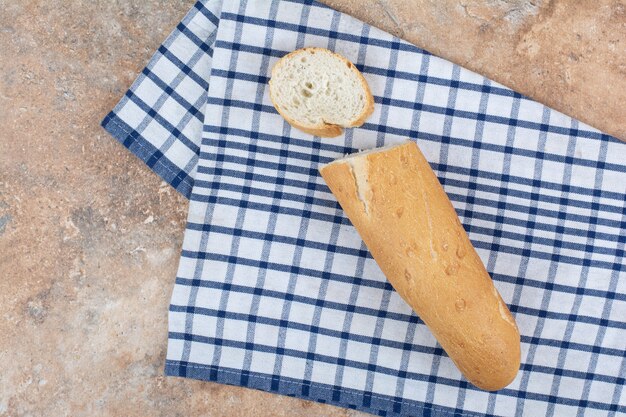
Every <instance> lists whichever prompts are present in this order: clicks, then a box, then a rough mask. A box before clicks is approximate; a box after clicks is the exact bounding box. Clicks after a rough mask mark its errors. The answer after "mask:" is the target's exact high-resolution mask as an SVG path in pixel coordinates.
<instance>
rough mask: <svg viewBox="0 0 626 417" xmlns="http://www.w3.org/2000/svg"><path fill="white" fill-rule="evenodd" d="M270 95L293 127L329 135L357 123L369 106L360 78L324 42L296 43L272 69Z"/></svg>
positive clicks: (367, 113)
mask: <svg viewBox="0 0 626 417" xmlns="http://www.w3.org/2000/svg"><path fill="white" fill-rule="evenodd" d="M269 84H270V97H271V99H272V103H273V104H274V107H275V108H276V110H277V111H278V112H279V113H280V114H281V115H282V116H283V117H284V118H285V119H286V120H287V122H289V124H291V125H292V126H293V127H295V128H297V129H300V130H302V131H305V132H307V133H311V134H313V135H316V136H322V137H334V136H338V135H340V134H341V132H342V131H343V130H342V127H357V126H360V125H362V124H363V123H364V122H365V120H366V119H367V117H369V116H370V115H371V114H372V111H373V110H374V98H373V97H372V93H371V92H370V90H369V87H368V85H367V82H366V81H365V78H363V76H362V75H361V73H360V72H359V70H358V69H357V68H356V67H355V66H354V65H353V64H352V63H351V62H350V61H348V60H347V59H346V58H344V57H342V56H341V55H339V54H336V53H334V52H332V51H329V50H328V49H324V48H303V49H298V50H296V51H294V52H291V53H290V54H287V55H285V56H284V57H283V58H281V59H280V60H279V61H278V62H277V63H276V65H274V68H273V69H272V78H271V80H270V82H269Z"/></svg>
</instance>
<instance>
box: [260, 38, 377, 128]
mask: <svg viewBox="0 0 626 417" xmlns="http://www.w3.org/2000/svg"><path fill="white" fill-rule="evenodd" d="M320 51H323V52H328V53H330V54H332V55H333V56H335V57H336V58H338V59H340V60H342V61H343V62H344V63H345V64H346V65H347V66H348V67H349V68H350V69H351V70H352V72H354V73H355V74H356V75H357V77H358V79H359V81H360V82H361V86H362V87H363V90H364V91H365V93H366V97H365V100H366V104H365V106H364V108H363V111H362V112H361V114H359V115H358V116H357V117H356V118H355V119H354V120H352V121H351V122H350V124H348V125H346V126H340V125H336V124H331V123H326V122H324V121H322V123H320V124H317V125H305V124H302V123H300V122H299V121H298V120H295V119H293V118H291V117H289V116H287V115H286V114H285V113H284V112H283V111H282V110H281V109H280V107H279V106H278V105H277V104H276V99H275V98H274V95H273V93H272V90H273V89H272V79H273V78H274V76H275V74H276V73H277V71H279V70H280V67H281V66H282V65H283V64H284V63H285V62H287V61H288V60H290V59H292V58H294V57H295V56H296V55H299V54H304V53H311V52H313V53H315V52H320ZM269 85H270V89H269V92H270V99H271V100H272V104H273V105H274V108H275V109H276V111H277V112H278V113H279V114H280V115H281V116H283V118H284V119H285V120H286V121H287V123H289V124H290V125H291V126H293V127H295V128H296V129H298V130H301V131H303V132H306V133H309V134H311V135H314V136H319V137H323V138H332V137H336V136H339V135H341V133H343V128H344V127H359V126H361V125H363V123H365V120H367V118H368V117H370V116H371V114H372V113H373V112H374V97H373V96H372V92H371V91H370V88H369V85H368V84H367V81H366V80H365V78H364V77H363V74H361V72H360V71H359V70H358V69H357V68H356V67H355V66H354V64H353V63H352V62H350V61H349V60H348V59H346V58H345V57H343V56H341V55H339V54H338V53H335V52H333V51H330V50H328V49H325V48H319V47H306V48H301V49H297V50H295V51H293V52H290V53H288V54H287V55H285V56H284V57H282V58H281V59H280V60H279V61H278V62H277V63H276V64H275V65H274V67H273V68H272V77H271V78H270V81H269Z"/></svg>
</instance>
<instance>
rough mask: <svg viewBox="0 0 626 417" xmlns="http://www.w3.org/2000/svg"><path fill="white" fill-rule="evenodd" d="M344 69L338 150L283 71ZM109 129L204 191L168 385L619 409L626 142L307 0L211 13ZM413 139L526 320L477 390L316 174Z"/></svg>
mask: <svg viewBox="0 0 626 417" xmlns="http://www.w3.org/2000/svg"><path fill="white" fill-rule="evenodd" d="M303 46H320V47H325V48H329V49H331V50H334V51H336V52H338V53H340V54H342V55H344V56H346V57H347V58H348V59H350V60H351V61H352V62H353V63H354V64H355V65H356V66H357V67H358V68H359V70H361V71H362V73H363V75H364V76H365V78H366V79H367V81H368V83H369V85H370V88H371V90H372V93H373V94H374V96H375V101H376V108H375V111H374V114H373V115H372V117H371V118H370V119H369V120H368V121H367V122H366V124H365V125H364V126H363V127H361V128H359V129H348V130H346V132H345V133H344V135H343V136H341V137H339V138H336V139H323V140H321V139H319V138H313V137H311V136H309V135H307V134H304V133H302V132H299V131H297V130H295V129H292V128H291V127H290V126H289V125H288V124H287V123H286V122H285V121H284V120H283V119H282V118H281V117H280V115H278V114H277V113H276V111H275V110H274V108H273V107H272V104H271V101H270V100H269V96H268V90H267V81H268V79H269V76H270V71H271V68H272V65H273V64H274V63H275V62H276V60H277V59H279V58H280V57H281V56H283V55H284V54H286V53H288V52H290V51H292V50H294V49H296V48H299V47H303ZM103 125H104V127H105V128H106V129H107V130H108V131H109V132H110V133H111V134H112V135H113V136H114V137H116V138H117V139H118V140H120V142H122V143H123V144H124V145H125V146H127V147H128V148H129V149H130V150H131V151H132V152H133V153H135V154H136V155H137V156H138V157H140V158H141V159H142V160H143V161H144V162H146V163H147V164H148V166H150V167H151V168H152V169H153V170H154V171H155V172H157V173H158V174H159V175H160V176H161V177H162V178H163V179H164V180H165V181H167V182H168V183H170V184H172V186H174V187H175V188H176V189H177V190H178V191H180V192H181V193H183V194H184V195H185V196H187V197H189V198H190V208H189V216H188V224H187V228H186V231H185V238H184V243H183V251H182V255H181V259H180V264H179V270H178V273H177V277H176V285H175V288H174V291H173V294H172V301H171V306H170V316H169V341H168V353H167V362H166V367H165V371H166V374H168V375H176V376H184V377H190V378H197V379H204V380H209V381H216V382H221V383H226V384H233V385H240V386H247V387H251V388H257V389H262V390H266V391H270V392H275V393H279V394H284V395H292V396H297V397H300V398H305V399H310V400H315V401H319V402H324V403H331V404H335V405H339V406H343V407H347V408H353V409H359V410H363V411H366V412H370V413H373V414H378V415H440V416H448V415H458V414H462V415H496V416H508V415H544V414H545V415H556V416H559V415H572V414H577V415H589V416H591V415H616V414H618V413H624V412H626V404H625V399H624V398H623V385H624V382H625V378H626V360H625V359H624V358H625V357H626V349H625V343H624V340H625V339H626V331H625V330H626V323H625V322H624V317H625V316H626V284H625V278H626V272H625V269H626V268H625V267H624V262H623V257H624V249H625V246H626V234H625V233H624V230H626V169H625V168H624V166H623V163H622V162H621V161H620V160H619V159H620V155H622V154H623V152H624V150H625V149H626V148H625V146H626V145H624V144H623V143H620V142H619V141H617V140H616V139H614V138H611V137H610V136H607V135H605V134H602V133H601V132H598V131H597V130H595V129H593V128H591V127H589V126H586V125H584V124H583V123H580V122H578V121H576V120H574V119H572V118H570V117H567V116H565V115H562V114H560V113H558V112H556V111H554V110H551V109H549V108H547V107H545V106H543V105H541V104H539V103H536V102H534V101H532V100H530V99H528V98H526V97H524V96H522V95H520V94H518V93H515V92H514V91H511V90H509V89H507V88H506V87H503V86H501V85H499V84H497V83H495V82H492V81H490V80H488V79H486V78H484V77H482V76H479V75H477V74H475V73H472V72H470V71H468V70H466V69H463V68H461V67H459V66H456V65H454V64H452V63H450V62H448V61H445V60H443V59H440V58H438V57H436V56H433V55H431V54H429V53H427V52H426V51H423V50H421V49H419V48H417V47H415V46H413V45H411V44H408V43H406V42H404V41H402V40H400V39H398V38H395V37H393V36H392V35H390V34H387V33H385V32H383V31H381V30H378V29H376V28H373V27H370V26H368V25H366V24H364V23H362V22H360V21H358V20H356V19H354V18H352V17H350V16H347V15H345V14H342V13H339V12H337V11H334V10H332V9H329V8H328V7H326V6H323V5H321V4H319V3H316V2H311V1H297V0H293V1H292V0H289V1H287V0H281V1H274V2H264V1H252V0H250V1H243V0H242V1H231V2H224V3H223V4H222V2H221V1H211V0H209V1H199V2H198V3H197V4H196V5H195V6H194V8H193V9H192V10H191V11H190V13H189V14H188V15H187V16H186V17H185V19H183V21H182V22H181V24H179V25H178V27H177V28H176V29H175V31H174V32H173V33H172V35H170V37H168V39H167V40H166V41H165V42H164V44H163V45H162V46H161V47H160V48H159V50H158V51H157V52H156V54H155V56H154V57H153V59H152V60H151V61H150V63H149V64H148V66H147V67H146V69H145V70H144V71H143V72H142V74H141V75H140V76H139V78H138V80H137V81H136V82H135V83H134V84H133V86H132V87H131V88H130V90H129V92H127V93H126V95H125V96H124V97H123V98H122V101H121V102H120V103H119V104H118V105H117V106H116V108H115V109H114V110H113V111H112V112H111V113H110V114H109V115H108V116H107V117H106V119H105V120H104V122H103ZM407 137H409V138H411V139H414V140H416V141H417V142H418V144H419V146H420V148H421V149H422V151H423V152H424V154H425V156H426V157H427V159H428V160H429V162H430V163H431V166H432V167H433V169H435V171H436V173H437V175H438V177H439V179H440V181H441V182H442V184H443V186H444V188H445V190H446V192H447V193H448V195H449V196H450V198H451V200H452V202H453V205H454V206H455V208H456V210H457V212H458V213H459V216H460V218H461V220H462V223H463V225H464V227H465V228H466V230H467V231H468V233H469V235H470V238H471V239H472V242H473V244H474V245H475V247H476V248H477V250H478V252H479V255H480V256H481V258H482V259H483V261H484V262H485V265H486V266H487V269H488V271H489V272H490V273H491V275H492V276H493V278H494V282H495V284H496V286H497V288H498V290H499V291H500V293H501V294H502V297H503V299H504V300H505V301H506V302H507V304H508V305H509V306H510V308H511V311H512V312H513V314H514V315H515V316H516V320H517V323H518V325H519V327H520V332H521V335H522V367H521V370H520V373H519V375H518V377H517V378H516V379H515V381H513V383H512V384H511V385H510V386H509V387H507V388H505V389H503V390H501V391H498V392H497V393H488V392H483V391H480V390H478V389H476V388H474V387H472V386H471V385H470V384H468V383H467V382H466V381H465V380H464V379H463V378H462V376H461V374H460V373H459V371H458V370H457V369H456V368H455V367H454V365H453V364H452V362H451V361H450V359H449V358H448V357H447V356H446V355H445V353H444V352H443V350H442V349H441V347H440V346H439V345H438V344H437V343H436V341H435V339H434V338H433V336H432V335H431V334H430V332H429V331H428V329H427V328H426V326H425V325H424V324H423V323H422V322H421V320H420V319H419V318H418V317H417V316H416V315H415V314H414V313H413V312H412V311H411V309H410V308H409V307H408V306H407V305H406V304H405V303H404V302H403V301H402V300H401V299H400V297H399V296H398V295H397V293H395V292H394V291H393V289H392V288H391V286H390V285H389V283H388V282H387V281H386V279H385V277H384V276H383V275H382V273H381V272H380V270H379V269H378V267H377V265H376V263H375V262H374V261H373V259H372V258H371V256H370V255H369V253H368V252H367V249H366V248H365V246H364V245H363V243H362V241H361V239H360V238H359V236H358V234H357V232H356V231H355V230H354V228H353V227H352V226H351V225H350V223H349V221H348V220H347V219H346V218H345V216H344V215H343V212H342V211H341V208H340V207H339V206H338V204H337V203H336V201H335V199H334V197H333V196H332V194H331V193H330V191H329V190H328V188H327V187H326V186H325V184H324V183H323V181H322V179H321V178H320V176H319V174H318V171H317V170H318V167H319V166H320V164H323V163H326V162H329V161H331V160H333V159H335V158H337V157H338V156H341V155H343V154H345V153H350V152H353V151H356V150H359V149H366V148H372V147H377V146H382V145H385V144H390V143H395V142H399V141H402V140H404V139H405V138H407Z"/></svg>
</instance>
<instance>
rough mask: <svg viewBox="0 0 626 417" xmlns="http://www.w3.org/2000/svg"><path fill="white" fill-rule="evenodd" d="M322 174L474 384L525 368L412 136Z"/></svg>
mask: <svg viewBox="0 0 626 417" xmlns="http://www.w3.org/2000/svg"><path fill="white" fill-rule="evenodd" d="M320 171H321V174H322V177H323V178H324V180H325V181H326V183H327V184H328V187H329V188H330V190H331V191H332V192H333V194H334V195H335V197H337V200H339V203H340V204H341V207H342V208H343V209H344V211H345V213H346V214H347V215H348V218H349V219H350V221H351V222H352V224H353V225H354V227H356V229H357V231H358V232H359V234H360V235H361V237H362V238H363V241H364V242H365V244H366V245H367V247H368V249H369V250H370V252H371V253H372V256H373V257H374V259H375V260H376V262H377V263H378V265H379V266H380V269H381V270H382V271H383V273H384V274H385V276H386V277H387V279H388V280H389V282H390V283H391V284H392V285H393V287H394V288H395V289H396V291H398V293H399V294H400V296H401V297H402V298H403V299H404V300H405V301H406V302H407V303H408V304H409V305H410V306H411V307H412V308H413V310H415V312H416V313H417V315H418V316H419V317H420V318H421V319H422V320H423V321H424V323H426V325H427V326H428V327H429V328H430V330H431V331H432V332H433V334H434V335H435V337H436V338H437V340H438V341H439V343H440V344H441V346H442V347H443V348H444V349H445V351H446V352H447V353H448V356H450V358H451V359H452V360H453V361H454V363H455V364H456V366H457V367H458V368H459V370H460V371H461V372H462V373H463V375H465V377H466V378H467V379H468V380H469V381H470V382H471V383H473V384H474V385H476V386H477V387H479V388H482V389H484V390H490V391H491V390H497V389H500V388H503V387H505V386H506V385H508V384H509V383H510V382H511V381H512V380H513V379H514V378H515V376H516V375H517V373H518V370H519V366H520V334H519V331H518V328H517V325H516V323H515V320H514V319H513V316H511V313H510V312H509V309H508V308H507V306H506V304H504V302H503V301H502V298H501V297H500V294H499V293H498V291H497V289H496V288H495V286H494V285H493V282H492V280H491V277H490V276H489V274H488V273H487V270H486V269H485V266H484V265H483V263H482V261H481V259H480V258H479V256H478V254H477V253H476V250H475V249H474V247H473V246H472V243H471V242H470V240H469V238H468V236H467V233H465V230H464V229H463V226H462V225H461V223H460V221H459V218H458V216H457V214H456V211H455V210H454V207H453V206H452V203H451V202H450V200H449V199H448V196H447V195H446V193H445V192H444V190H443V188H442V187H441V184H440V183H439V180H438V179H437V177H436V176H435V173H434V172H433V170H432V169H431V167H430V165H429V164H428V162H427V161H426V159H425V158H424V156H423V155H422V153H421V152H420V150H419V148H418V147H417V145H416V144H415V142H413V141H407V142H404V143H401V144H399V145H394V146H391V147H387V148H380V149H375V150H373V151H368V152H363V153H359V154H355V155H351V156H348V157H346V158H343V159H339V160H337V161H335V162H332V163H330V164H328V165H325V166H323V167H322V168H321V169H320Z"/></svg>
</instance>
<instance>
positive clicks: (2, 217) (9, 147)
mask: <svg viewBox="0 0 626 417" xmlns="http://www.w3.org/2000/svg"><path fill="white" fill-rule="evenodd" d="M325 1H326V2H327V3H328V4H330V5H332V6H334V7H336V8H338V9H341V10H343V11H345V12H348V13H351V14H353V15H355V16H357V17H359V18H361V19H363V20H365V21H368V22H370V23H372V24H374V25H376V26H379V27H381V28H383V29H386V30H389V31H391V32H393V33H395V34H397V35H399V36H401V37H403V38H405V39H407V40H409V41H412V42H414V43H416V44H417V45H419V46H421V47H423V48H425V49H427V50H430V51H431V52H433V53H436V54H438V55H440V56H443V57H446V58H448V59H450V60H452V61H454V62H457V63H459V64H461V65H463V66H465V67H467V68H470V69H473V70H475V71H477V72H479V73H483V74H485V75H488V76H490V77H491V78H493V79H495V80H497V81H500V82H501V83H504V84H505V85H507V86H510V87H512V88H515V89H517V90H518V91H520V92H522V93H525V94H528V95H530V96H532V97H534V98H536V99H538V100H539V101H541V102H544V103H546V104H549V105H551V106H553V107H555V108H557V109H559V110H561V111H563V112H565V113H568V114H570V115H572V116H576V117H578V118H580V119H582V120H583V121H586V122H588V123H590V124H591V125H593V126H596V127H598V128H600V129H603V130H605V131H606V132H609V133H611V134H613V135H616V136H618V137H621V138H623V139H626V112H625V103H626V4H625V3H624V1H621V0H598V1H596V0H578V1H569V0H484V1H479V0H421V1H417V0H409V1H401V0H379V1H377V0H368V1H358V0H345V1H341V0H325ZM192 4H193V0H183V1H180V0H178V1H175V0H117V1H113V0H84V1H83V0H0V416H63V415H71V416H98V415H115V416H122V415H123V416H183V415H184V416H188V415H194V416H235V417H236V416H248V415H256V416H283V415H284V416H365V414H362V413H358V412H353V411H346V410H342V409H338V408H334V407H330V406H324V405H320V404H315V403H311V402H306V401H300V400H296V399H291V398H285V397H280V396H275V395H270V394H266V393H262V392H258V391H253V390H247V389H242V388H233V387H226V386H221V385H217V384H211V383H204V382H198V381H191V380H182V379H178V378H165V377H163V375H162V369H163V361H164V356H165V348H166V336H167V327H166V320H167V307H168V301H169V297H170V292H171V289H172V285H173V283H174V279H173V278H174V276H175V271H176V267H177V257H178V253H179V250H180V245H181V242H182V237H183V230H184V223H185V215H186V211H187V203H186V201H185V200H184V199H183V198H182V197H180V196H179V195H177V193H176V192H174V191H173V190H172V189H170V188H169V187H168V186H166V185H164V184H162V183H161V181H160V180H159V179H158V178H157V176H156V175H154V174H153V173H152V172H151V171H150V170H149V169H148V168H146V167H145V166H144V165H143V163H141V162H140V161H138V160H137V159H136V158H135V157H133V156H132V155H131V154H130V153H128V152H127V151H126V150H125V149H124V148H123V147H122V146H121V145H119V144H118V143H117V142H116V141H114V140H113V139H111V138H110V137H109V136H108V135H107V134H106V133H105V132H104V131H103V130H102V129H101V128H100V127H99V122H100V120H101V119H102V117H103V116H104V115H105V114H106V112H107V111H108V110H109V109H110V108H111V107H112V106H113V105H114V104H115V103H116V102H117V100H118V99H119V98H120V97H121V95H122V94H123V92H124V91H125V90H126V89H127V88H128V86H129V85H130V83H131V81H132V80H133V79H134V78H135V76H136V74H137V72H138V71H139V70H140V69H141V68H142V67H143V66H144V65H145V63H146V61H147V60H148V59H149V57H150V56H151V54H152V52H153V51H154V50H155V48H156V47H157V46H158V45H159V44H160V43H161V42H162V41H163V39H164V38H165V37H166V36H167V34H168V33H169V31H170V30H171V29H172V28H173V26H174V25H175V24H176V23H177V22H178V21H179V20H180V19H181V18H182V16H183V15H184V14H185V13H186V12H187V10H188V9H189V8H190V7H191V5H192Z"/></svg>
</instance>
